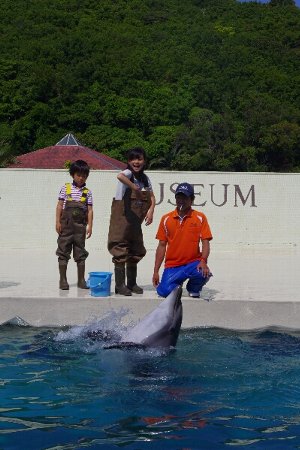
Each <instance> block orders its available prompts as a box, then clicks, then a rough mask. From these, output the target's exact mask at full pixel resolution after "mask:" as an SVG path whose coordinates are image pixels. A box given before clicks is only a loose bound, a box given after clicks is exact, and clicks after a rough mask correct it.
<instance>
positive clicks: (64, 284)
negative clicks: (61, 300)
mask: <svg viewBox="0 0 300 450" xmlns="http://www.w3.org/2000/svg"><path fill="white" fill-rule="evenodd" d="M58 267H59V275H60V279H59V289H61V290H63V291H67V290H68V289H69V285H68V281H67V265H66V264H59V266H58Z"/></svg>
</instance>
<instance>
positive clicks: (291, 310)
mask: <svg viewBox="0 0 300 450" xmlns="http://www.w3.org/2000/svg"><path fill="white" fill-rule="evenodd" d="M160 301H161V300H160V299H158V298H147V299H145V298H140V297H132V298H129V299H128V298H127V299H126V304H124V298H122V297H120V298H117V297H105V298H93V297H87V298H84V299H82V298H67V299H64V298H42V299H41V298H29V297H28V298H23V297H22V298H21V297H14V298H10V297H7V298H3V297H2V298H1V300H0V303H1V311H0V324H1V325H2V324H5V323H8V322H10V321H12V320H13V319H15V320H16V318H17V319H18V320H19V321H20V322H22V321H23V322H24V323H25V324H28V325H30V326H34V327H43V326H49V327H63V326H75V325H85V324H87V323H89V322H92V321H95V320H99V319H100V318H103V317H104V316H105V315H106V314H108V313H109V312H110V311H112V310H113V311H120V310H123V311H124V310H125V311H126V314H125V315H124V316H123V319H122V322H123V323H124V324H126V325H127V324H128V323H130V322H137V321H138V320H140V319H141V318H142V317H144V316H145V315H146V314H147V313H148V312H150V311H152V310H153V309H154V308H155V307H156V306H157V305H158V304H159V303H160ZM182 302H183V323H182V328H183V329H188V328H201V327H206V328H210V327H217V328H224V329H231V330H255V329H260V328H268V327H280V328H287V329H294V330H297V329H299V330H300V321H299V317H300V303H299V302H286V301H283V302H280V301H277V302H270V301H245V300H241V301H237V300H221V301H218V300H217V301H215V300H212V301H209V302H207V301H205V300H202V299H200V300H199V299H197V300H195V299H190V298H183V300H182Z"/></svg>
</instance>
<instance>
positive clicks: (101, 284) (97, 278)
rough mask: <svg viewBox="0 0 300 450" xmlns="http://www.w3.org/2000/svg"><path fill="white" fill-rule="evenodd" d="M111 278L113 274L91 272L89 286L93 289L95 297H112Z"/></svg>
mask: <svg viewBox="0 0 300 450" xmlns="http://www.w3.org/2000/svg"><path fill="white" fill-rule="evenodd" d="M111 276H112V273H111V272H89V278H88V280H87V285H88V286H89V288H90V289H91V295H92V296H93V297H109V296H110V295H111V293H110V284H111Z"/></svg>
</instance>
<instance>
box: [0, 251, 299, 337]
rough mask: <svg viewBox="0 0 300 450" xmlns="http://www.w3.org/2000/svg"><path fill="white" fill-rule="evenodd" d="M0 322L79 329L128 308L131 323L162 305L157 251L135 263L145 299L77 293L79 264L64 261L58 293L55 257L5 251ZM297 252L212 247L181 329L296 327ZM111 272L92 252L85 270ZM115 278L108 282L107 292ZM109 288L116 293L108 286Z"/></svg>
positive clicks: (0, 273) (109, 265)
mask: <svg viewBox="0 0 300 450" xmlns="http://www.w3.org/2000/svg"><path fill="white" fill-rule="evenodd" d="M1 253H2V264H1V270H0V304H1V308H0V324H3V323H5V322H7V321H10V320H12V319H15V318H17V319H15V320H19V321H21V320H23V321H24V322H26V323H28V324H30V325H33V326H44V325H47V326H48V325H50V326H63V325H75V324H78V325H81V324H85V323H87V322H88V321H90V320H94V319H95V318H97V317H101V316H103V314H105V313H106V312H108V311H110V310H111V309H114V310H119V309H120V308H126V309H128V314H127V315H126V316H125V318H124V323H126V322H127V323H128V322H131V321H136V320H138V319H139V318H141V317H143V316H144V315H145V314H146V313H147V312H149V311H151V310H152V309H153V308H154V307H155V306H157V305H158V304H159V302H160V301H161V299H159V298H158V296H157V294H156V292H155V290H154V288H153V287H152V285H151V278H152V269H153V262H154V252H153V251H151V252H148V254H147V256H146V257H145V258H144V260H143V261H141V263H140V264H139V284H140V285H142V286H143V287H144V294H143V295H136V296H133V297H122V296H118V295H114V294H113V295H112V296H111V297H103V298H100V297H92V296H91V295H90V291H89V290H88V291H85V290H81V289H77V287H76V265H75V263H74V262H73V261H71V262H70V264H69V272H68V279H69V283H70V290H69V291H60V290H59V289H58V270H57V259H56V256H55V254H54V253H53V252H51V251H49V250H27V249H26V250H25V249H13V250H2V251H1ZM299 263H300V251H299V249H298V248H297V247H292V246H290V247H289V246H287V247H280V248H277V249H276V248H264V249H260V248H253V247H252V248H251V247H250V248H243V249H239V250H238V249H237V250H235V251H229V250H227V251H226V250H217V251H216V250H213V252H212V255H211V257H210V260H209V264H210V268H211V270H212V272H213V274H214V276H213V277H212V278H211V280H210V281H209V283H208V284H207V286H206V287H204V289H203V291H202V298H201V299H190V298H188V297H187V296H186V291H184V294H183V328H190V327H203V326H205V327H210V326H217V327H223V328H231V329H255V328H262V327H266V326H279V327H287V328H292V329H300V294H299V292H300V277H299V273H298V271H299V266H300V265H299ZM92 271H93V272H94V271H95V272H105V271H111V272H112V271H113V265H112V263H111V260H110V257H109V255H108V254H107V252H106V251H104V252H102V251H100V250H98V251H94V252H91V254H90V256H89V258H88V260H87V272H92ZM113 286H114V279H113V280H112V287H113ZM112 291H113V289H112Z"/></svg>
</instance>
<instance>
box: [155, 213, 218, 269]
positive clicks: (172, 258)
mask: <svg viewBox="0 0 300 450" xmlns="http://www.w3.org/2000/svg"><path fill="white" fill-rule="evenodd" d="M156 239H158V240H160V241H165V242H167V243H168V244H167V250H166V256H165V267H176V266H182V265H184V264H188V263H190V262H193V261H197V260H198V259H199V258H201V251H200V247H199V244H200V240H203V239H207V240H211V239H212V234H211V231H210V228H209V224H208V221H207V218H206V216H205V214H203V213H201V212H199V211H195V210H193V209H191V210H190V212H189V213H188V214H187V215H186V216H184V217H183V218H182V219H181V218H180V216H179V215H178V212H177V209H175V211H172V212H170V213H168V214H165V215H164V216H163V217H162V218H161V221H160V224H159V227H158V231H157V234H156Z"/></svg>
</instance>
